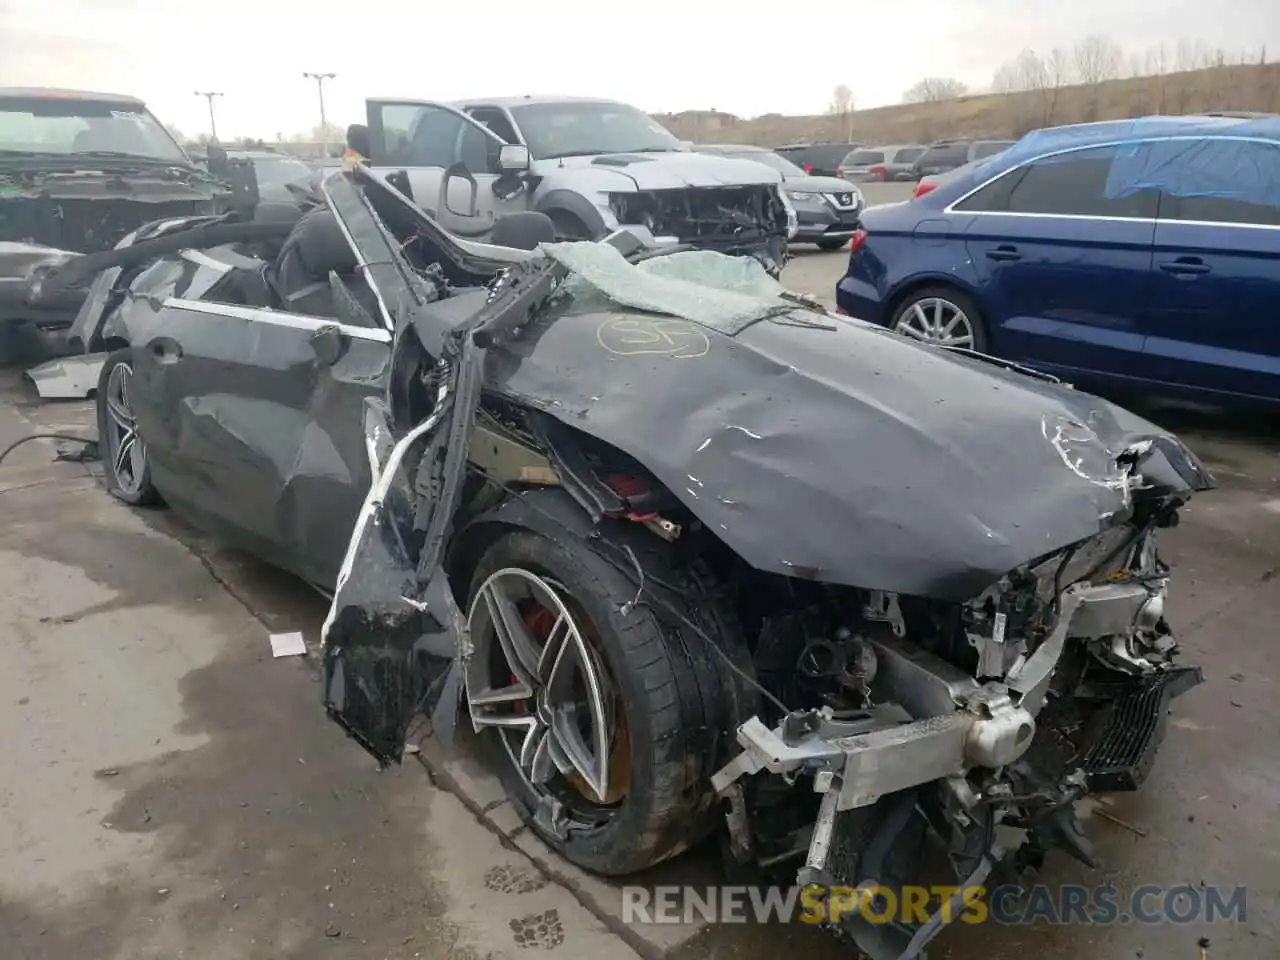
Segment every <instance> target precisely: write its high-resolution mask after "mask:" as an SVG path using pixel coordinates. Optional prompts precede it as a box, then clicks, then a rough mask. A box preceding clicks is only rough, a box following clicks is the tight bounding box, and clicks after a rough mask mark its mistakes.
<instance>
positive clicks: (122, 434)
mask: <svg viewBox="0 0 1280 960" xmlns="http://www.w3.org/2000/svg"><path fill="white" fill-rule="evenodd" d="M132 386H133V356H132V352H131V351H129V350H127V349H125V350H116V351H115V352H114V353H112V354H110V355H109V356H108V357H107V359H106V362H105V363H103V365H102V372H101V373H100V374H98V394H97V407H98V448H99V450H100V451H101V456H102V473H103V479H104V480H105V481H106V484H107V490H108V491H110V493H111V495H112V496H114V497H117V498H119V499H121V500H123V501H124V502H125V503H127V504H130V505H131V506H135V507H152V506H156V505H158V504H160V503H161V502H162V501H161V499H160V494H159V492H158V491H157V490H156V488H155V486H153V485H152V483H151V464H150V461H149V459H148V457H147V445H146V443H145V442H144V441H143V439H142V437H141V436H140V435H139V434H138V423H137V420H136V419H135V417H134V414H133V401H132V398H131V395H130V393H131V387H132Z"/></svg>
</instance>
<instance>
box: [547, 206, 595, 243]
mask: <svg viewBox="0 0 1280 960" xmlns="http://www.w3.org/2000/svg"><path fill="white" fill-rule="evenodd" d="M547 216H549V217H550V218H551V225H552V226H553V227H555V230H556V242H558V243H562V242H566V241H571V240H594V239H595V235H594V234H593V233H592V232H591V230H590V228H588V227H587V225H586V224H585V223H583V222H582V220H581V219H580V218H579V217H577V216H575V215H574V214H572V213H569V212H568V211H567V210H551V211H549V212H548V214H547Z"/></svg>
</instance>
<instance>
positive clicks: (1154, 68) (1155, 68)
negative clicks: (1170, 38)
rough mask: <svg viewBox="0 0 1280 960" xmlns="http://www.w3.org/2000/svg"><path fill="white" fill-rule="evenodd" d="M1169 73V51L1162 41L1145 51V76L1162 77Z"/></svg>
mask: <svg viewBox="0 0 1280 960" xmlns="http://www.w3.org/2000/svg"><path fill="white" fill-rule="evenodd" d="M1168 72H1169V51H1168V50H1167V49H1166V48H1165V45H1164V41H1163V40H1162V41H1160V43H1158V44H1156V45H1155V46H1154V47H1151V48H1150V49H1149V50H1147V76H1149V77H1162V76H1164V75H1165V74H1166V73H1168Z"/></svg>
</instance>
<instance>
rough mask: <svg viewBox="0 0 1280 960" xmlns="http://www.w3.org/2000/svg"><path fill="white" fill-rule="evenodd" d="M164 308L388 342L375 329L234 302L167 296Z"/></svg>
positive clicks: (382, 332) (385, 334) (384, 332)
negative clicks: (212, 301) (334, 328)
mask: <svg viewBox="0 0 1280 960" xmlns="http://www.w3.org/2000/svg"><path fill="white" fill-rule="evenodd" d="M164 306H166V307H173V308H174V309H176V310H187V311H189V312H191V313H204V314H208V315H209V316H212V317H231V318H233V319H236V320H249V321H252V322H254V323H270V324H274V325H275V326H277V327H292V328H294V329H296V330H310V331H312V332H314V331H317V330H324V329H327V328H329V327H337V328H338V331H339V332H340V333H343V334H345V335H346V336H348V337H353V338H355V339H357V340H369V341H371V342H373V343H390V342H391V331H390V330H381V329H378V328H375V327H353V326H351V324H348V323H338V322H337V321H336V320H331V319H326V318H324V317H311V316H305V315H303V314H298V313H285V312H284V311H282V310H266V309H262V308H260V307H244V306H240V305H238V304H234V303H210V302H209V301H206V300H184V299H183V298H182V297H167V298H166V299H165V301H164Z"/></svg>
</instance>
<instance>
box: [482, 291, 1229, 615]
mask: <svg viewBox="0 0 1280 960" xmlns="http://www.w3.org/2000/svg"><path fill="white" fill-rule="evenodd" d="M804 314H805V315H807V318H808V319H809V320H810V321H812V320H814V319H817V320H818V321H820V322H821V321H823V320H826V321H827V322H826V323H825V325H824V327H813V326H809V327H805V326H797V325H794V323H793V321H794V320H795V319H798V318H799V316H798V315H793V316H792V317H791V318H788V317H786V316H783V317H774V318H772V319H765V320H761V321H759V322H755V323H750V324H748V325H746V326H744V327H740V328H739V332H737V333H736V335H734V334H731V333H729V332H720V331H718V330H716V329H713V328H711V327H708V326H704V325H702V324H699V323H695V322H690V321H688V320H686V319H680V318H675V317H670V318H667V317H656V316H654V315H652V314H646V313H641V312H631V311H629V310H627V309H625V308H622V307H620V306H615V307H614V308H612V309H609V308H604V309H601V308H600V304H599V303H598V302H594V303H585V304H583V305H577V304H570V305H568V306H562V307H560V308H559V309H558V310H556V311H554V312H553V313H552V314H550V315H548V316H545V317H544V318H543V319H542V321H541V322H540V323H538V324H536V325H535V326H534V327H533V328H531V329H530V330H529V331H528V332H527V333H526V334H525V335H524V336H523V337H522V338H520V339H519V340H517V341H514V342H512V343H510V344H508V345H506V346H504V347H503V348H502V349H501V350H494V351H490V353H489V356H488V358H487V362H488V371H487V375H486V383H487V385H488V386H489V387H490V388H491V389H497V390H499V391H500V392H502V393H505V394H507V395H510V396H512V397H513V398H517V399H520V400H523V401H525V402H528V403H532V404H535V405H537V406H539V407H541V408H542V409H544V410H546V411H547V412H548V413H550V414H551V415H552V416H554V417H556V418H557V419H559V420H561V421H562V422H564V423H566V424H568V425H570V426H572V427H574V428H576V429H578V430H581V431H583V432H585V433H587V434H589V435H592V436H595V437H597V438H599V439H601V440H604V441H606V442H607V443H610V444H612V445H614V446H615V447H617V448H619V449H621V450H623V451H624V452H626V453H627V454H629V455H631V456H633V457H635V458H636V459H637V460H639V461H640V462H641V463H642V464H644V465H645V466H646V467H647V468H648V469H649V470H651V471H652V472H653V474H654V475H655V476H656V477H657V478H658V479H659V480H660V481H662V482H663V483H664V484H665V485H666V486H667V487H669V488H670V489H671V491H672V492H673V493H674V494H676V495H677V496H678V497H679V498H680V500H681V501H682V502H683V503H684V505H685V506H687V507H688V508H689V509H690V510H691V511H692V512H693V513H694V514H695V515H696V516H697V517H698V518H699V519H700V520H701V521H702V522H703V523H704V524H705V525H706V526H707V527H708V529H710V530H711V531H713V532H714V533H715V534H716V535H717V536H719V537H720V538H721V539H723V540H724V541H725V542H726V543H728V544H729V545H730V546H731V547H733V548H734V549H735V550H736V551H737V552H738V553H739V554H740V555H741V556H742V557H743V558H744V559H745V560H747V561H748V562H749V563H751V564H752V565H753V566H756V567H757V568H759V569H762V570H768V571H774V572H777V573H780V574H785V575H789V576H797V577H804V578H808V579H813V580H819V581H826V582H830V583H837V584H849V585H856V586H861V587H866V588H869V589H881V590H888V591H894V592H900V593H906V594H914V595H921V596H929V597H934V598H937V599H951V600H963V599H967V598H970V597H972V596H974V595H975V594H977V593H979V592H981V590H983V589H985V588H986V587H987V586H989V585H990V584H991V583H993V582H994V581H995V580H997V579H999V578H1000V577H1001V576H1003V575H1005V574H1006V573H1008V572H1009V571H1011V570H1013V569H1014V568H1015V567H1017V566H1019V565H1021V564H1023V563H1025V562H1027V561H1029V560H1031V559H1034V558H1038V557H1040V556H1043V555H1045V554H1048V553H1051V552H1053V551H1055V550H1058V549H1061V548H1063V547H1065V546H1068V545H1069V544H1072V543H1075V542H1077V541H1079V540H1082V539H1084V538H1087V537H1089V536H1092V535H1094V534H1096V533H1098V532H1100V531H1101V530H1102V529H1105V528H1106V527H1108V526H1110V525H1112V524H1113V523H1115V522H1117V521H1118V520H1120V519H1123V518H1124V516H1125V515H1126V514H1127V512H1128V508H1129V505H1130V502H1131V498H1132V496H1133V493H1132V492H1131V490H1130V481H1129V480H1127V479H1126V478H1125V476H1124V474H1123V473H1122V471H1121V468H1120V467H1119V466H1117V464H1116V456H1117V455H1118V454H1120V453H1121V452H1122V451H1124V450H1125V449H1126V448H1128V447H1130V446H1131V445H1132V444H1135V443H1137V442H1138V441H1140V440H1143V439H1145V438H1161V439H1160V440H1159V443H1158V444H1155V446H1157V447H1159V448H1160V449H1162V450H1163V451H1164V453H1163V454H1161V456H1162V457H1165V456H1166V455H1167V460H1169V461H1173V462H1175V468H1174V469H1163V470H1162V474H1161V476H1162V479H1163V480H1167V481H1169V482H1171V483H1173V484H1175V485H1180V484H1181V485H1185V487H1186V490H1187V492H1190V490H1191V489H1200V488H1202V486H1207V485H1209V484H1210V483H1211V482H1212V481H1211V479H1210V478H1208V476H1207V474H1204V473H1203V468H1201V467H1200V466H1199V464H1198V462H1197V461H1196V460H1195V458H1194V456H1193V455H1192V454H1191V453H1190V452H1189V451H1187V450H1186V448H1185V447H1183V446H1182V445H1181V444H1180V443H1179V442H1178V441H1176V440H1174V439H1173V438H1171V437H1169V435H1167V434H1165V433H1164V431H1162V430H1160V429H1159V428H1158V427H1156V426H1155V425H1153V424H1150V423H1148V422H1146V421H1144V420H1142V419H1141V418H1138V417H1136V416H1134V415H1132V414H1130V413H1128V412H1127V411H1123V410H1120V409H1119V408H1117V407H1115V406H1113V405H1112V404H1110V403H1108V402H1106V401H1104V400H1101V399H1099V398H1096V397H1093V396H1090V395H1088V394H1084V393H1080V392H1077V391H1075V390H1073V389H1071V388H1070V387H1067V386H1063V385H1059V384H1056V383H1052V382H1047V381H1042V380H1039V379H1034V378H1031V377H1028V376H1025V375H1023V374H1019V373H1016V372H1012V371H1009V370H1005V369H1002V368H1000V367H996V366H994V365H992V364H990V363H987V362H984V361H982V360H980V359H977V358H973V357H968V356H963V355H959V354H956V353H953V352H949V351H945V350H942V349H938V348H934V347H930V346H926V345H923V344H920V343H917V342H914V341H910V340H907V339H905V338H903V337H900V336H898V335H896V334H892V333H890V332H888V331H885V330H883V329H881V328H878V327H874V326H871V325H869V324H864V323H861V322H845V321H844V320H838V321H837V320H835V318H833V317H830V316H829V315H824V314H820V313H810V312H808V311H804ZM1164 462H1165V461H1163V460H1162V463H1164Z"/></svg>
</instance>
